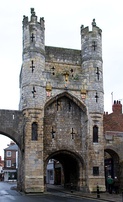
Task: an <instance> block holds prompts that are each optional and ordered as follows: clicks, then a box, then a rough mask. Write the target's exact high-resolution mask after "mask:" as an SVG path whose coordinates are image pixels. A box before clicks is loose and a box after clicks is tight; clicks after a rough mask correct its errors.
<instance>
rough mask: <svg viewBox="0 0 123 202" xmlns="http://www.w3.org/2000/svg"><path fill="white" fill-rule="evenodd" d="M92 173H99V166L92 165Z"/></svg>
mask: <svg viewBox="0 0 123 202" xmlns="http://www.w3.org/2000/svg"><path fill="white" fill-rule="evenodd" d="M93 175H95V176H96V175H99V167H97V166H95V167H93Z"/></svg>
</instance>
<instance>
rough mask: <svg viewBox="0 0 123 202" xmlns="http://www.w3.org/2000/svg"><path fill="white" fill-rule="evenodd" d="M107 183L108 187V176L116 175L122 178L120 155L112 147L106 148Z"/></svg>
mask: <svg viewBox="0 0 123 202" xmlns="http://www.w3.org/2000/svg"><path fill="white" fill-rule="evenodd" d="M104 154H105V155H104V156H105V183H106V188H107V178H108V176H111V177H112V178H114V177H115V176H116V177H118V178H120V170H119V156H118V154H117V153H116V152H115V151H113V150H112V149H105V151H104Z"/></svg>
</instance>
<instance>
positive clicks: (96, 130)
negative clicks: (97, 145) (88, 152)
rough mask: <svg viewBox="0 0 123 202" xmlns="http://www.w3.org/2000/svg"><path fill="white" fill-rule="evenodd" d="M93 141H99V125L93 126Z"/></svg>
mask: <svg viewBox="0 0 123 202" xmlns="http://www.w3.org/2000/svg"><path fill="white" fill-rule="evenodd" d="M93 142H98V127H97V126H94V127H93Z"/></svg>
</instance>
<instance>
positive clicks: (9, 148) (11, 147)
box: [4, 144, 18, 151]
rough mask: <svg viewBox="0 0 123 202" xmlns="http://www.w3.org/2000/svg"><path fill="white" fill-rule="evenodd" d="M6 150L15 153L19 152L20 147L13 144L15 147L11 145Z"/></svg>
mask: <svg viewBox="0 0 123 202" xmlns="http://www.w3.org/2000/svg"><path fill="white" fill-rule="evenodd" d="M4 150H6V151H8V150H9V151H10V150H15V151H18V146H17V145H16V144H13V145H9V146H8V147H7V148H5V149H4Z"/></svg>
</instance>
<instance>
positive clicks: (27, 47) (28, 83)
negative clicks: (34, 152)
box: [20, 8, 46, 110]
mask: <svg viewBox="0 0 123 202" xmlns="http://www.w3.org/2000/svg"><path fill="white" fill-rule="evenodd" d="M22 23H23V62H22V68H21V73H20V109H21V110H22V109H27V108H38V107H40V108H41V106H42V105H43V100H44V99H45V95H44V96H42V95H43V94H44V92H45V89H44V87H43V86H45V83H46V81H45V76H44V77H42V74H43V72H44V69H45V25H44V18H43V17H42V18H40V21H39V22H38V20H37V16H36V13H35V11H34V8H31V16H30V21H29V20H28V17H26V16H24V17H23V22H22ZM45 94H46V93H45ZM42 97H43V98H44V99H42Z"/></svg>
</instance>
